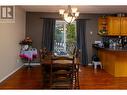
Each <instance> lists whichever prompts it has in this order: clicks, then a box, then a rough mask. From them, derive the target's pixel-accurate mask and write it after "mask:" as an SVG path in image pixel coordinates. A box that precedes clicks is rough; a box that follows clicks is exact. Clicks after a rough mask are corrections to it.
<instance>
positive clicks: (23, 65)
mask: <svg viewBox="0 0 127 95" xmlns="http://www.w3.org/2000/svg"><path fill="white" fill-rule="evenodd" d="M23 66H24V64H23V65H21V66H20V67H18V68H17V69H15V70H13V71H12V72H11V73H10V74H8V75H6V76H5V77H4V78H3V79H1V80H0V83H1V82H3V81H4V80H5V79H7V78H8V77H10V76H11V75H12V74H14V73H15V72H16V71H18V70H19V69H20V68H22V67H23Z"/></svg>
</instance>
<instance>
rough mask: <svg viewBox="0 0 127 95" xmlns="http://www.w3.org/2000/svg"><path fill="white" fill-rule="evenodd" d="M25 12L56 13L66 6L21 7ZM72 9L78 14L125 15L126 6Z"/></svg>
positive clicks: (126, 11)
mask: <svg viewBox="0 0 127 95" xmlns="http://www.w3.org/2000/svg"><path fill="white" fill-rule="evenodd" d="M21 7H22V8H24V9H25V10H26V11H30V12H58V11H59V9H61V8H64V9H66V8H67V5H65V6H64V5H49V6H48V5H42V6H39V5H37V6H26V5H24V6H21ZM72 7H77V8H78V11H79V12H80V13H127V5H126V6H123V5H119V6H116V5H115V6H100V5H99V6H90V5H76V6H74V5H73V6H72Z"/></svg>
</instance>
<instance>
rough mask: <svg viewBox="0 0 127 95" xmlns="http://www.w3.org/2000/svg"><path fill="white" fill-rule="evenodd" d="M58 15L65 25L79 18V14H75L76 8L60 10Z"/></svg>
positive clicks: (69, 7)
mask: <svg viewBox="0 0 127 95" xmlns="http://www.w3.org/2000/svg"><path fill="white" fill-rule="evenodd" d="M59 14H60V15H61V16H62V17H63V18H64V20H65V21H66V22H67V23H72V22H73V21H74V20H75V19H76V18H77V17H78V16H79V12H77V8H72V7H71V6H70V5H69V6H68V8H67V9H66V10H65V9H60V10H59Z"/></svg>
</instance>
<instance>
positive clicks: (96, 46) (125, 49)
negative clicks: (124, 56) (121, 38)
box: [93, 44, 127, 51]
mask: <svg viewBox="0 0 127 95" xmlns="http://www.w3.org/2000/svg"><path fill="white" fill-rule="evenodd" d="M93 47H94V48H96V49H104V50H109V51H127V47H118V46H116V47H100V46H98V45H95V44H93Z"/></svg>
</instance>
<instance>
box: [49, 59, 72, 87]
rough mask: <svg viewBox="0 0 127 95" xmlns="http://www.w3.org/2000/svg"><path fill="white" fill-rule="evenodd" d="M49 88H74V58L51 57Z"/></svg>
mask: <svg viewBox="0 0 127 95" xmlns="http://www.w3.org/2000/svg"><path fill="white" fill-rule="evenodd" d="M50 71H51V72H50V89H74V86H73V83H74V81H73V77H74V58H69V57H54V58H52V63H51V70H50Z"/></svg>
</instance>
